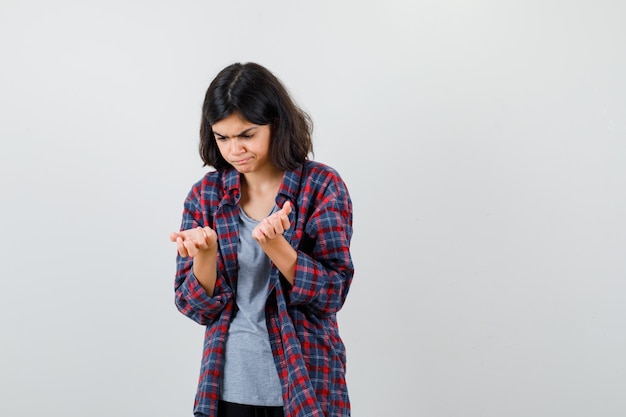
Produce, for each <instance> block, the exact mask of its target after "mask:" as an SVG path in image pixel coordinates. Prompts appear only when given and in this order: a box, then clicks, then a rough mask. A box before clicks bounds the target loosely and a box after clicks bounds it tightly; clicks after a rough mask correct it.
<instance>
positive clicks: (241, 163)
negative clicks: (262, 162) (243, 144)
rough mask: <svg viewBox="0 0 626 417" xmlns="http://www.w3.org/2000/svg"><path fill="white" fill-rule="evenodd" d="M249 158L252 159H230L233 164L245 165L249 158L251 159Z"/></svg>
mask: <svg viewBox="0 0 626 417" xmlns="http://www.w3.org/2000/svg"><path fill="white" fill-rule="evenodd" d="M251 159H252V158H244V159H239V160H237V161H232V163H233V164H234V165H245V164H247V163H248V162H250V160H251Z"/></svg>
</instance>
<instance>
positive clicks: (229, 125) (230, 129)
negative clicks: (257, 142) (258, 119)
mask: <svg viewBox="0 0 626 417" xmlns="http://www.w3.org/2000/svg"><path fill="white" fill-rule="evenodd" d="M255 126H257V125H255V124H254V123H250V122H249V121H248V120H246V119H244V118H243V117H242V116H241V115H240V114H239V113H233V114H231V115H230V116H228V117H225V118H223V119H222V120H220V121H219V122H215V123H214V124H212V125H211V128H212V129H213V132H215V133H219V134H221V135H225V136H230V135H237V134H239V133H241V132H243V131H244V130H247V129H250V128H251V127H255Z"/></svg>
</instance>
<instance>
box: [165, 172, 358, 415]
mask: <svg viewBox="0 0 626 417" xmlns="http://www.w3.org/2000/svg"><path fill="white" fill-rule="evenodd" d="M239 198H240V179H239V173H238V172H237V171H235V170H234V169H232V170H227V171H223V172H218V171H212V172H209V173H207V174H206V175H205V176H204V178H202V180H200V181H199V182H197V183H196V184H195V185H194V186H193V187H192V189H191V191H190V192H189V194H188V196H187V198H186V200H185V204H184V211H183V220H182V225H181V230H187V229H191V228H194V227H198V226H209V227H211V228H212V229H214V230H215V231H216V232H217V235H218V244H219V250H218V256H217V280H216V283H215V290H214V293H213V296H212V297H209V296H208V295H207V294H206V292H205V291H204V289H203V288H202V287H201V286H200V284H199V283H198V281H197V280H196V278H195V277H194V275H193V271H192V265H193V258H182V257H180V256H178V257H177V271H176V280H175V292H176V295H175V301H176V306H177V308H178V309H179V310H180V311H181V312H182V313H183V314H185V315H186V316H188V317H189V318H191V319H192V320H194V321H196V322H198V323H199V324H201V325H203V326H206V332H205V338H204V351H203V355H202V364H201V370H200V377H199V385H198V391H197V394H196V400H195V404H194V413H195V415H196V416H208V417H216V416H217V407H218V399H219V392H220V384H221V373H222V370H223V365H224V347H225V340H226V335H227V331H228V326H229V324H230V321H231V318H232V316H233V313H234V311H235V308H236V306H235V289H236V288H237V242H238V233H239V231H238V218H239V204H238V203H239ZM286 201H290V202H291V204H292V207H293V208H294V210H293V211H292V212H291V214H290V215H289V218H290V220H291V227H290V228H289V230H287V231H285V233H284V236H285V238H286V239H287V240H288V241H289V242H290V243H291V245H292V246H293V247H294V248H295V249H296V251H297V252H298V260H297V264H296V268H295V276H294V284H293V286H292V285H291V284H289V283H288V282H287V280H285V279H284V277H282V275H281V274H280V272H279V271H278V269H277V268H276V267H275V266H274V265H272V269H271V273H270V284H269V286H270V288H269V297H268V300H267V303H266V305H265V316H266V322H267V330H268V333H269V339H270V344H271V347H272V353H273V356H274V362H275V364H276V367H277V369H278V375H279V377H280V381H281V384H282V392H283V402H284V410H285V416H286V417H305V416H307V417H322V416H324V417H346V416H349V415H350V402H349V398H348V391H347V387H346V381H345V372H346V353H345V348H344V344H343V342H342V340H341V338H340V336H339V331H338V327H337V320H336V313H337V312H338V311H339V310H340V309H341V307H342V306H343V303H344V301H345V299H346V295H347V294H348V289H349V287H350V283H351V281H352V276H353V274H354V268H353V265H352V258H351V256H350V239H351V237H352V202H351V200H350V196H349V194H348V190H347V188H346V185H345V184H344V182H343V181H342V179H341V178H340V176H339V174H338V173H337V172H336V171H335V170H333V169H332V168H330V167H328V166H325V165H323V164H320V163H318V162H313V161H307V162H305V163H304V164H303V165H301V166H300V167H299V168H297V169H295V170H294V171H288V172H286V173H285V175H284V177H283V182H282V184H281V186H280V188H279V191H278V195H277V197H276V204H277V205H278V207H282V206H283V204H284V203H285V202H286Z"/></svg>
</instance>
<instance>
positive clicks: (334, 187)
mask: <svg viewBox="0 0 626 417" xmlns="http://www.w3.org/2000/svg"><path fill="white" fill-rule="evenodd" d="M302 176H303V179H304V180H303V183H304V184H305V187H306V188H307V189H308V191H316V192H322V193H324V194H328V193H330V194H345V195H347V194H348V190H347V187H346V184H345V183H344V181H343V179H342V178H341V176H340V175H339V172H337V170H336V169H334V168H332V167H330V166H328V165H326V164H323V163H321V162H317V161H306V162H305V163H304V165H303V170H302Z"/></svg>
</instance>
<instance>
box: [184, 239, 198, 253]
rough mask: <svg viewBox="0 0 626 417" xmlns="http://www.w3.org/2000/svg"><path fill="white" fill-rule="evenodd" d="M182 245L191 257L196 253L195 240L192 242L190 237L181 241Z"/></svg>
mask: <svg viewBox="0 0 626 417" xmlns="http://www.w3.org/2000/svg"><path fill="white" fill-rule="evenodd" d="M183 245H184V246H185V249H187V253H188V254H189V256H191V257H192V258H193V257H194V256H196V255H197V254H198V248H197V247H196V242H194V241H193V240H192V239H187V240H185V241H184V242H183Z"/></svg>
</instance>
